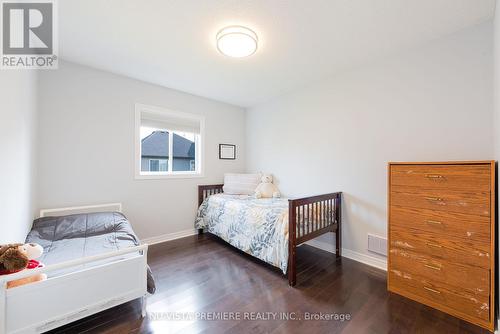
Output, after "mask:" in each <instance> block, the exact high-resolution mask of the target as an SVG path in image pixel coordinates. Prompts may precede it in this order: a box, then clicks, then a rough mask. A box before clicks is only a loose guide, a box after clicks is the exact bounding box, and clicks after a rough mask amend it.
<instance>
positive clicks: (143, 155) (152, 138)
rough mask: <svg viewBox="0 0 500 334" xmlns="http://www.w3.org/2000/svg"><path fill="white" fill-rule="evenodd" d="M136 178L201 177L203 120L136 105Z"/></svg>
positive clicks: (179, 113)
mask: <svg viewBox="0 0 500 334" xmlns="http://www.w3.org/2000/svg"><path fill="white" fill-rule="evenodd" d="M135 123H136V124H135V128H136V135H135V141H136V145H135V146H136V153H135V164H136V168H135V170H136V172H135V174H136V178H139V179H144V178H153V179H154V178H168V177H194V176H202V175H203V174H202V166H203V162H202V156H203V155H202V153H203V150H202V143H203V131H204V123H205V122H204V118H203V117H201V116H198V115H192V114H187V113H182V112H178V111H172V110H168V109H163V108H159V107H154V106H147V105H142V104H136V111H135Z"/></svg>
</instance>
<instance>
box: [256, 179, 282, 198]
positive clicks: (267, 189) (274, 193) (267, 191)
mask: <svg viewBox="0 0 500 334" xmlns="http://www.w3.org/2000/svg"><path fill="white" fill-rule="evenodd" d="M280 196H281V194H280V191H279V189H278V187H276V186H275V185H274V184H273V176H272V175H271V174H263V175H262V178H261V183H259V185H258V186H257V188H256V189H255V197H256V198H279V197H280Z"/></svg>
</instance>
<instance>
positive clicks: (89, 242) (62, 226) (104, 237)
mask: <svg viewBox="0 0 500 334" xmlns="http://www.w3.org/2000/svg"><path fill="white" fill-rule="evenodd" d="M26 243H38V244H40V245H41V246H42V247H43V248H44V253H43V255H42V257H41V258H40V259H39V260H40V262H42V263H44V264H45V265H46V266H48V265H51V264H56V263H61V262H65V261H69V260H74V259H78V258H82V257H87V256H92V255H98V254H103V253H109V252H112V251H114V250H120V249H124V248H128V247H134V246H138V245H139V244H140V242H139V239H138V238H137V236H136V235H135V233H134V231H133V230H132V226H131V225H130V223H129V221H128V220H127V218H126V217H125V216H124V215H123V214H122V213H119V212H99V213H89V214H75V215H69V216H62V217H43V218H39V219H36V220H35V221H34V222H33V227H32V229H31V231H30V233H29V234H28V236H27V237H26ZM147 272H148V277H147V278H148V279H147V285H148V286H147V290H148V292H149V293H151V294H153V293H154V292H155V290H156V286H155V281H154V278H153V274H152V273H151V270H150V268H149V266H148V268H147ZM57 274H61V273H49V276H50V275H57Z"/></svg>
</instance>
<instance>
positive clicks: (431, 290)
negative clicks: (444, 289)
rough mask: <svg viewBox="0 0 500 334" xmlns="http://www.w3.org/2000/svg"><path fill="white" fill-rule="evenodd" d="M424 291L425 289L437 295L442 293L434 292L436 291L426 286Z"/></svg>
mask: <svg viewBox="0 0 500 334" xmlns="http://www.w3.org/2000/svg"><path fill="white" fill-rule="evenodd" d="M424 289H425V290H428V291H430V292H434V293H437V294H440V293H441V291H437V290H434V289H432V288H428V287H426V286H424Z"/></svg>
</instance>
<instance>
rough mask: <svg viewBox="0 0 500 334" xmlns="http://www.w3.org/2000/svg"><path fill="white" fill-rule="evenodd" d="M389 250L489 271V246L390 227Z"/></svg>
mask: <svg viewBox="0 0 500 334" xmlns="http://www.w3.org/2000/svg"><path fill="white" fill-rule="evenodd" d="M389 248H390V249H393V248H400V249H403V250H406V251H412V252H416V253H419V254H423V255H428V256H432V257H433V258H436V259H446V260H448V261H450V262H454V263H461V264H465V265H470V266H475V267H480V268H484V269H490V265H491V258H490V256H491V254H490V244H488V243H480V242H467V241H463V240H459V239H451V238H449V237H447V236H446V235H442V234H441V235H436V234H432V233H426V232H419V233H411V231H407V230H406V229H404V228H401V227H398V226H391V231H390V245H389Z"/></svg>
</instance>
